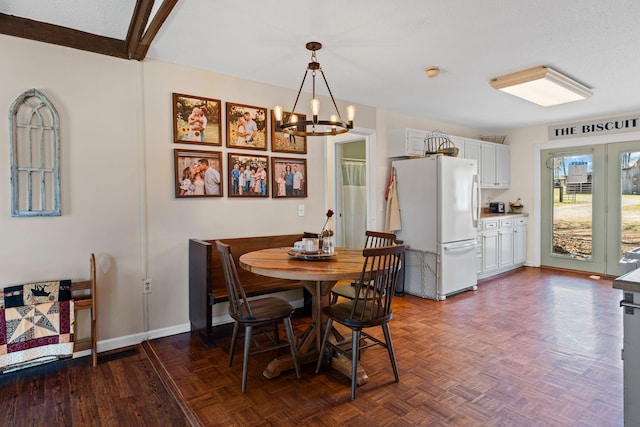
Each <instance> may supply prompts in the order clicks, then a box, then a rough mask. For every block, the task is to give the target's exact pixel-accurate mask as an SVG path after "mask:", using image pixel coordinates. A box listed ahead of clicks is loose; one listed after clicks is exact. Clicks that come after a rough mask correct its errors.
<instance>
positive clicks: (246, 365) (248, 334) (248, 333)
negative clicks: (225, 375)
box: [242, 325, 253, 394]
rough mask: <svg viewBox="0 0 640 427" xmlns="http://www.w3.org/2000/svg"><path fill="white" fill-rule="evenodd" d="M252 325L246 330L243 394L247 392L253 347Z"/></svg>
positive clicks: (247, 326)
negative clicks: (250, 351)
mask: <svg viewBox="0 0 640 427" xmlns="http://www.w3.org/2000/svg"><path fill="white" fill-rule="evenodd" d="M252 329H253V328H252V327H251V325H246V326H245V328H244V360H243V361H242V394H244V393H245V392H246V391H247V371H248V368H249V348H250V347H251V330H252Z"/></svg>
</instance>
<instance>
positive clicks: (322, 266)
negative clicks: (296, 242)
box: [239, 247, 368, 384]
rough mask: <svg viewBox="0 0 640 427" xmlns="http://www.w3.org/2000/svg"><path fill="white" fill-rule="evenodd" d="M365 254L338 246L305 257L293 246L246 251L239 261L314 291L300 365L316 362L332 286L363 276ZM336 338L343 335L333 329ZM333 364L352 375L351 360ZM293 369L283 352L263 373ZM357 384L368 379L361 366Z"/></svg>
mask: <svg viewBox="0 0 640 427" xmlns="http://www.w3.org/2000/svg"><path fill="white" fill-rule="evenodd" d="M363 263H364V257H363V255H362V249H354V248H335V251H334V252H333V253H332V254H322V253H318V254H317V255H316V256H314V254H311V255H309V256H305V254H304V253H301V252H299V253H296V252H293V250H292V248H291V247H282V248H269V249H262V250H258V251H254V252H247V253H245V254H243V255H241V256H240V259H239V264H240V267H242V268H243V269H245V270H248V271H250V272H252V273H255V274H259V275H262V276H268V277H275V278H280V279H289V280H299V281H300V282H301V284H302V286H303V287H304V288H305V289H306V290H307V291H309V293H310V294H311V299H312V301H311V303H312V313H311V317H312V322H311V324H310V325H309V327H308V328H307V329H306V330H305V332H304V333H303V334H302V335H301V336H300V337H299V342H298V344H297V352H298V360H299V361H300V364H301V365H302V364H306V363H311V362H314V363H315V362H317V361H318V357H319V354H320V353H319V352H320V347H321V340H322V333H323V327H324V325H325V324H326V322H325V321H324V319H323V314H322V308H323V307H325V306H327V305H328V304H329V300H330V299H329V293H330V292H331V288H333V286H334V285H335V284H336V282H338V281H339V280H354V279H357V278H359V277H360V274H361V272H362V265H363ZM334 335H336V337H340V335H339V334H338V333H337V332H336V331H334ZM331 366H332V367H333V368H335V369H337V370H338V371H340V372H342V373H344V374H345V375H347V376H351V361H350V359H347V358H344V357H337V358H333V359H332V361H331ZM290 369H293V360H292V359H291V355H288V354H287V355H282V356H279V357H277V358H276V359H274V360H272V361H271V362H270V363H269V365H268V366H267V368H266V369H265V371H264V372H263V375H264V376H265V377H266V378H269V379H270V378H274V377H277V376H278V375H280V374H281V373H282V372H284V371H287V370H290ZM356 375H357V382H358V384H364V383H366V382H367V381H368V377H367V375H366V372H365V371H364V369H362V368H361V367H359V368H358V371H357V374H356Z"/></svg>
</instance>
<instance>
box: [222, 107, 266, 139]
mask: <svg viewBox="0 0 640 427" xmlns="http://www.w3.org/2000/svg"><path fill="white" fill-rule="evenodd" d="M227 147H229V148H242V149H246V150H265V151H266V150H267V109H266V108H263V107H253V106H251V105H242V104H233V103H231V102H227Z"/></svg>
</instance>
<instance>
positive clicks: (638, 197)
mask: <svg viewBox="0 0 640 427" xmlns="http://www.w3.org/2000/svg"><path fill="white" fill-rule="evenodd" d="M639 181H640V151H630V152H625V153H621V154H620V207H621V209H620V215H621V218H620V224H621V227H620V228H621V230H620V242H621V246H620V255H621V256H623V255H624V254H625V253H627V252H628V251H630V250H631V249H634V248H637V247H638V246H640V182H639Z"/></svg>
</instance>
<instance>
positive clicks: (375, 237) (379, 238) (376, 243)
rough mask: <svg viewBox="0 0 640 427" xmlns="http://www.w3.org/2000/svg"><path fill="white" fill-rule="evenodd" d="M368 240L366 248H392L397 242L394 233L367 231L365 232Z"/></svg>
mask: <svg viewBox="0 0 640 427" xmlns="http://www.w3.org/2000/svg"><path fill="white" fill-rule="evenodd" d="M365 236H366V238H367V240H366V241H365V244H364V247H365V248H380V247H383V246H391V245H393V243H394V241H395V240H396V235H395V234H394V233H383V232H381V231H371V230H367V231H366V232H365Z"/></svg>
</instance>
